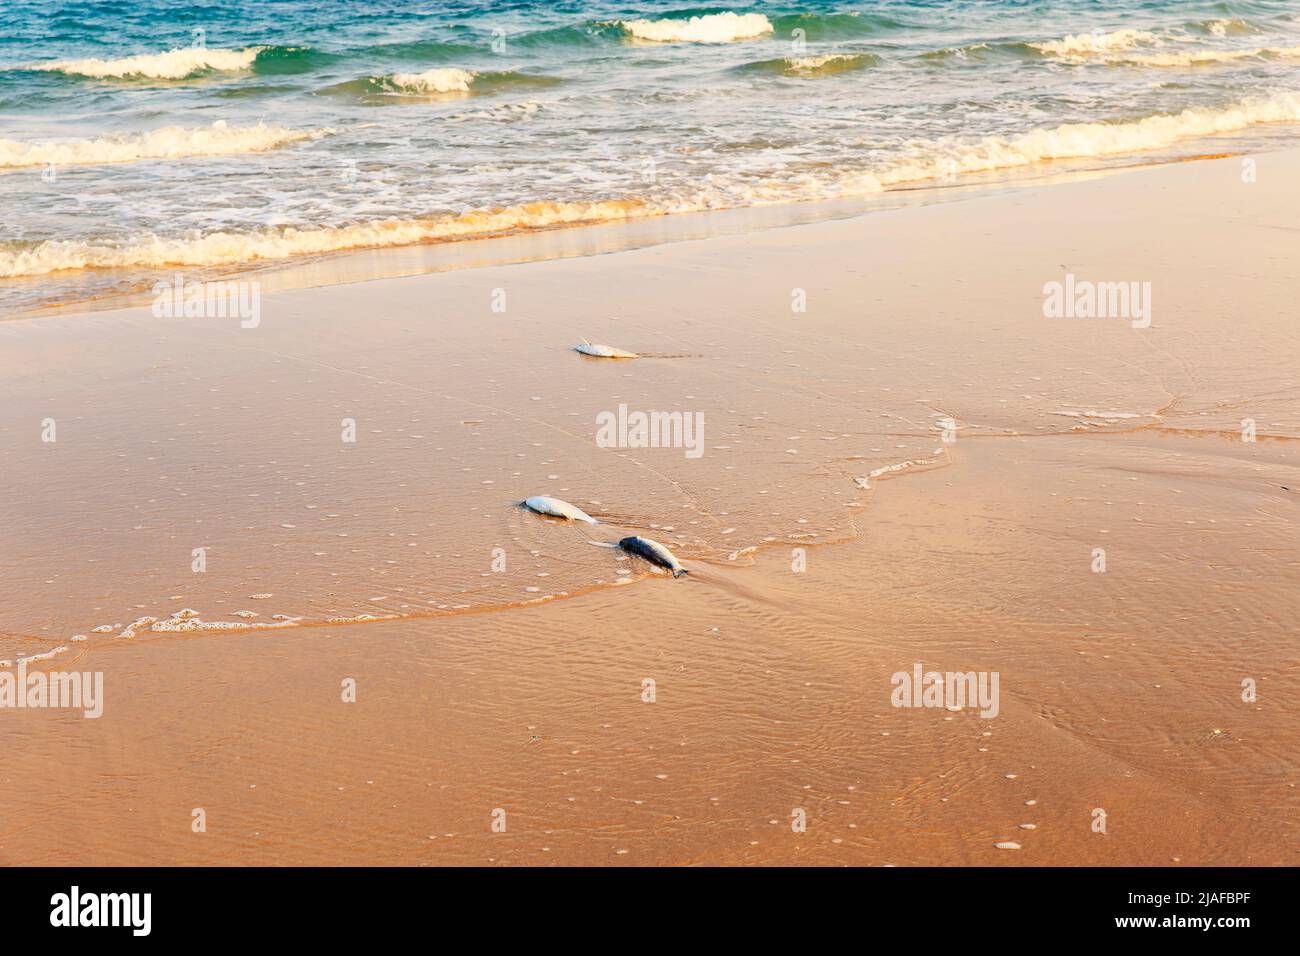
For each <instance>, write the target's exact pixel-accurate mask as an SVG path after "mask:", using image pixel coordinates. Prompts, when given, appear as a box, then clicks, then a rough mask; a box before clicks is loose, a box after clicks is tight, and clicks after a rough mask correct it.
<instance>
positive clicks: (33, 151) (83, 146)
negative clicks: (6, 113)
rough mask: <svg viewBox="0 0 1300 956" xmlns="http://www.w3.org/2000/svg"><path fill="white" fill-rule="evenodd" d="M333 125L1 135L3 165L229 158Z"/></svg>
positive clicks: (309, 135)
mask: <svg viewBox="0 0 1300 956" xmlns="http://www.w3.org/2000/svg"><path fill="white" fill-rule="evenodd" d="M332 132H333V130H330V129H319V130H305V131H304V130H292V129H284V128H283V127H280V126H267V125H265V124H262V123H258V124H257V125H256V126H227V125H226V123H225V121H224V120H217V121H216V122H215V123H213V124H212V125H211V126H203V127H198V128H195V129H186V128H182V127H179V126H167V127H164V128H162V129H155V130H150V131H149V132H147V133H123V134H118V135H114V136H100V137H96V138H95V139H69V140H52V141H46V142H39V143H23V142H19V141H18V140H12V139H0V169H12V168H15V167H19V166H44V165H46V164H50V163H52V164H54V165H55V166H85V165H97V164H100V163H129V162H134V161H136V160H142V159H182V158H184V157H187V156H227V155H231V154H233V153H252V152H258V151H260V150H264V149H274V148H275V147H277V146H283V145H285V144H286V143H294V142H298V141H299V140H304V139H315V138H317V137H319V136H323V135H326V134H327V133H332Z"/></svg>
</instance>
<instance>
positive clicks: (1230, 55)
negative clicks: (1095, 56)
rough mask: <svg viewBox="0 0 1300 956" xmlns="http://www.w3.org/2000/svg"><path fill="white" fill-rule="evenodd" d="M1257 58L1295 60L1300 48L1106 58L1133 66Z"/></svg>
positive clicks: (1230, 61) (1176, 65)
mask: <svg viewBox="0 0 1300 956" xmlns="http://www.w3.org/2000/svg"><path fill="white" fill-rule="evenodd" d="M1257 57H1271V58H1274V59H1295V58H1298V57H1300V46H1261V47H1253V48H1250V49H1244V50H1177V51H1173V52H1170V53H1134V54H1130V55H1128V56H1116V57H1107V58H1106V62H1108V63H1119V64H1132V65H1134V66H1172V67H1178V66H1201V65H1204V64H1208V63H1232V62H1234V61H1236V60H1252V59H1255V58H1257Z"/></svg>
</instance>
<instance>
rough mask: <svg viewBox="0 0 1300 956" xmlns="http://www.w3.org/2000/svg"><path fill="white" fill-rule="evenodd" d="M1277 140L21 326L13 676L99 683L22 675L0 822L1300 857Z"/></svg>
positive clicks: (559, 840) (711, 854) (98, 851)
mask: <svg viewBox="0 0 1300 956" xmlns="http://www.w3.org/2000/svg"><path fill="white" fill-rule="evenodd" d="M1243 161H1244V160H1243V157H1237V156H1233V157H1229V158H1225V159H1217V160H1211V161H1205V162H1197V163H1186V164H1178V165H1170V166H1163V167H1159V168H1149V169H1142V170H1137V171H1131V172H1124V173H1117V174H1113V175H1108V176H1106V177H1103V178H1098V179H1092V180H1087V181H1079V182H1070V183H1064V184H1051V185H1039V186H1028V187H1022V188H1016V189H1008V190H1004V191H1001V192H997V193H993V194H989V195H982V196H978V197H968V198H963V199H960V200H959V201H954V202H947V203H940V204H933V205H927V206H922V207H917V208H905V209H896V210H888V211H881V212H876V213H872V214H868V215H862V216H857V217H854V218H847V219H841V220H838V221H828V222H817V223H809V224H799V225H791V226H787V227H783V228H771V229H763V230H759V231H752V232H747V233H742V234H736V235H723V236H719V237H716V238H711V239H703V240H691V241H681V242H667V243H663V244H658V245H652V246H649V247H646V248H639V249H630V250H625V251H616V252H611V253H609V254H605V255H589V256H582V257H575V258H564V259H553V260H548V261H539V262H528V263H521V264H513V265H502V266H488V267H482V268H463V269H458V270H456V271H450V272H443V273H440V274H433V275H415V276H409V277H404V278H392V279H384V280H379V281H368V282H356V283H351V284H341V285H330V286H323V287H317V288H304V289H292V290H285V291H271V292H267V293H266V294H265V295H264V296H263V297H262V298H261V301H260V316H259V320H258V322H257V324H256V325H255V327H242V326H241V323H240V321H239V320H238V319H237V318H235V317H226V318H211V317H207V318H185V317H183V316H181V317H170V318H169V317H159V316H157V315H155V314H154V310H152V309H151V308H150V307H148V306H144V307H133V308H126V309H115V310H110V311H98V312H90V313H82V314H58V315H47V316H42V317H37V318H27V319H18V320H13V321H7V322H2V323H0V444H2V448H3V452H2V454H3V462H4V475H5V486H6V493H5V496H4V521H3V522H0V573H2V574H3V578H4V581H5V587H4V588H3V592H2V596H0V659H3V660H4V661H6V666H4V667H0V673H5V672H8V673H15V672H16V670H17V668H18V666H19V664H20V662H23V661H24V660H25V659H26V658H35V659H34V660H31V661H28V662H26V663H22V666H23V667H24V668H27V669H29V670H30V671H32V672H41V673H47V674H48V673H70V672H74V671H81V672H100V673H102V674H103V687H104V692H103V701H102V703H103V714H102V716H100V717H99V718H97V719H86V718H85V717H83V715H82V714H81V713H80V712H78V711H72V710H67V709H40V708H27V709H12V710H10V711H9V712H7V713H5V714H4V715H3V719H0V746H2V747H3V749H4V750H5V753H6V755H7V760H6V761H5V764H4V768H3V770H0V862H2V863H7V864H31V863H42V864H108V865H119V864H248V863H252V864H294V863H312V864H314V863H379V864H431V865H436V864H448V863H455V864H472V865H495V864H534V865H539V864H547V865H574V864H642V865H644V864H734V863H752V864H808V865H842V864H853V865H884V864H893V865H899V866H903V865H916V864H938V865H948V864H990V865H1026V864H1028V865H1053V866H1076V865H1138V864H1142V865H1208V864H1229V865H1238V864H1266V865H1275V864H1291V865H1294V864H1295V863H1297V862H1300V855H1298V853H1297V846H1300V842H1298V841H1297V822H1298V818H1300V815H1298V812H1297V806H1298V805H1297V795H1296V785H1297V782H1300V773H1298V770H1297V759H1296V757H1297V753H1300V748H1298V747H1297V744H1298V738H1297V726H1298V725H1297V721H1296V705H1295V701H1296V699H1297V694H1298V693H1300V670H1298V669H1297V655H1296V647H1297V628H1298V627H1300V589H1298V588H1297V584H1298V583H1300V510H1298V509H1300V458H1298V457H1297V450H1298V449H1300V444H1298V441H1300V376H1298V374H1297V371H1298V361H1300V330H1298V328H1297V324H1296V289H1297V282H1298V281H1300V275H1298V274H1297V256H1296V251H1297V248H1300V246H1298V245H1297V241H1298V238H1300V237H1298V234H1297V226H1296V224H1297V222H1300V187H1298V186H1297V184H1298V183H1300V151H1282V152H1270V153H1263V154H1260V155H1257V156H1253V157H1249V162H1251V163H1253V164H1255V165H1254V167H1253V173H1254V174H1253V175H1252V176H1243ZM1117 282H1123V283H1129V282H1133V283H1136V284H1137V285H1135V286H1133V287H1132V291H1133V295H1134V300H1133V302H1131V303H1130V306H1133V307H1134V308H1136V305H1137V302H1138V296H1141V301H1142V309H1137V310H1136V313H1135V314H1133V315H1129V314H1123V315H1118V316H1117V315H1107V316H1094V317H1089V316H1080V315H1077V314H1076V315H1074V316H1068V315H1060V316H1053V315H1049V314H1047V313H1048V312H1050V311H1051V310H1050V308H1048V307H1047V301H1048V300H1049V299H1050V297H1051V293H1050V292H1049V291H1046V290H1048V289H1049V288H1050V286H1051V284H1052V283H1061V286H1060V288H1061V289H1062V290H1064V289H1065V288H1067V283H1068V287H1069V288H1070V289H1071V291H1072V292H1073V291H1075V290H1078V289H1081V288H1083V285H1084V284H1087V283H1117ZM1126 288H1127V287H1126ZM1101 295H1102V296H1103V297H1104V296H1105V295H1107V290H1105V289H1103V290H1102V292H1101ZM1071 301H1082V300H1079V299H1074V298H1072V300H1071ZM1084 311H1086V310H1084ZM1130 311H1133V310H1130ZM583 337H585V338H587V339H590V340H591V341H593V342H599V343H607V344H609V345H612V346H615V347H618V348H622V349H626V350H629V351H631V352H634V353H637V354H638V355H639V356H640V357H639V358H636V359H631V360H610V359H600V358H592V357H588V356H584V355H580V354H578V353H576V352H575V351H573V348H572V346H574V345H575V344H577V343H578V342H579V341H580V340H581V339H582V338H583ZM620 406H626V409H627V410H628V411H629V412H636V411H644V412H650V411H662V412H668V413H674V412H675V413H681V415H682V416H699V418H698V419H697V418H691V421H702V423H703V424H702V432H700V433H699V434H698V437H699V442H698V444H697V446H696V447H697V450H698V452H699V453H698V455H692V454H688V452H689V451H690V450H691V449H689V448H686V447H659V448H656V447H649V448H638V447H619V446H618V444H617V443H615V445H614V447H602V445H608V444H609V443H608V442H598V441H597V430H598V425H597V423H598V421H599V420H600V419H599V416H601V415H602V414H604V415H611V414H612V415H615V416H617V415H618V413H619V409H620ZM51 429H53V431H51ZM530 495H552V496H555V497H558V498H561V499H564V500H565V501H568V502H571V503H573V504H574V505H575V506H577V507H578V508H580V509H582V510H583V511H585V512H587V513H588V514H590V515H591V516H593V517H594V518H596V519H597V520H598V521H599V524H595V525H588V524H584V523H570V522H563V521H558V520H555V519H548V518H544V517H541V516H538V515H536V514H533V513H532V512H529V511H527V510H525V509H522V508H521V507H519V502H520V501H522V500H523V499H525V498H527V497H528V496H530ZM628 535H642V536H646V537H650V538H653V539H654V540H657V541H660V542H662V543H663V544H664V545H666V546H668V547H669V548H671V549H672V551H673V553H674V554H676V556H677V557H679V558H680V559H681V560H682V562H683V564H684V565H685V567H686V568H687V569H689V571H690V574H689V575H686V576H683V577H681V578H678V579H673V578H672V577H670V576H668V575H667V574H665V573H662V572H661V571H659V570H657V569H655V568H653V567H652V566H650V565H649V564H647V563H646V562H644V561H643V560H641V559H640V558H637V557H635V556H630V555H627V554H625V553H624V552H622V551H620V550H618V549H617V548H616V547H610V546H609V545H613V544H614V543H616V542H617V541H618V540H619V539H621V538H623V537H624V536H628ZM189 612H193V613H189ZM194 615H197V616H194ZM198 622H205V623H204V625H200V624H199V623H198ZM217 622H222V623H224V625H225V626H223V627H218V626H208V625H215V624H216V623H217ZM271 625H273V626H271ZM51 651H54V652H55V653H53V654H50V655H49V656H45V655H47V654H49V652H51ZM918 665H919V666H920V667H921V668H922V669H923V670H924V671H926V672H929V671H934V672H940V673H949V672H952V673H970V672H974V673H978V674H982V675H991V674H996V675H997V679H998V687H999V689H1000V699H999V701H998V706H997V708H996V711H997V712H996V715H995V716H982V715H981V713H980V711H979V710H978V709H977V708H973V707H969V706H967V707H961V708H954V709H949V708H948V707H946V706H939V707H898V706H895V695H894V691H895V688H896V684H895V682H894V681H893V680H892V677H893V675H895V674H898V673H903V674H912V673H913V671H914V668H916V667H917V666H918ZM200 810H201V811H202V818H203V821H204V827H203V828H202V829H201V830H198V831H196V828H195V821H196V819H198V815H197V814H196V811H200ZM800 813H802V820H803V821H804V823H805V826H804V827H803V828H802V829H800V828H799V827H797V826H792V821H797V820H799V819H800ZM56 835H57V839H55V836H56ZM998 844H1003V845H1007V844H1013V845H1014V847H1018V848H1005V849H1004V848H999V846H998Z"/></svg>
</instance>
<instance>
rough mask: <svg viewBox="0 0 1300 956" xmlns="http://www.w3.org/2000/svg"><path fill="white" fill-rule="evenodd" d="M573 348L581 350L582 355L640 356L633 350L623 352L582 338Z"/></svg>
mask: <svg viewBox="0 0 1300 956" xmlns="http://www.w3.org/2000/svg"><path fill="white" fill-rule="evenodd" d="M573 349H574V351H575V352H581V353H582V354H583V355H594V356H596V357H597V358H618V359H634V358H640V356H638V355H637V354H636V353H635V352H625V351H623V350H622V349H616V348H614V346H612V345H598V344H596V343H595V342H588V341H587V340H586V339H583V340H582V344H581V345H575V346H574V347H573Z"/></svg>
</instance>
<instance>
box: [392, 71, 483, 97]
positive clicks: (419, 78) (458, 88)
mask: <svg viewBox="0 0 1300 956" xmlns="http://www.w3.org/2000/svg"><path fill="white" fill-rule="evenodd" d="M475 75H476V74H475V73H473V72H472V71H470V70H461V69H458V68H456V67H442V68H439V69H433V70H425V71H424V72H423V73H394V74H393V75H392V76H390V77H387V80H388V82H389V83H391V84H392V85H393V86H395V87H397V88H398V89H400V90H409V91H411V92H414V93H468V92H469V88H470V84H472V83H473V82H474V77H475Z"/></svg>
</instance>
